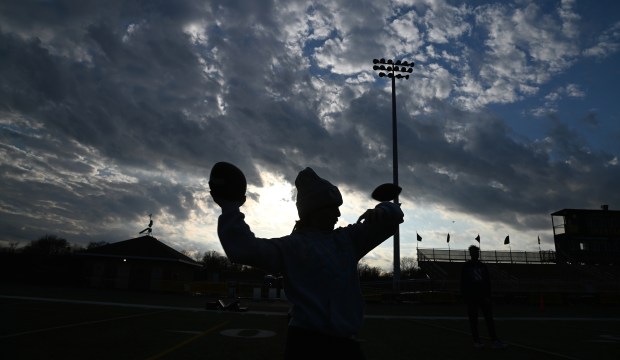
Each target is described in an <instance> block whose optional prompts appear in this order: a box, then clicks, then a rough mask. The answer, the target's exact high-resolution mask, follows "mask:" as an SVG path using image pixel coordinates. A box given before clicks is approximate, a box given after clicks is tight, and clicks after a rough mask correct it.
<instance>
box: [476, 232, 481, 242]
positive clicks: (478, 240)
mask: <svg viewBox="0 0 620 360" xmlns="http://www.w3.org/2000/svg"><path fill="white" fill-rule="evenodd" d="M476 241H477V242H478V244H480V234H478V236H476Z"/></svg>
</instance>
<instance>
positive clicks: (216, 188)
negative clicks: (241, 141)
mask: <svg viewBox="0 0 620 360" xmlns="http://www.w3.org/2000/svg"><path fill="white" fill-rule="evenodd" d="M209 188H210V189H211V194H212V195H214V196H218V197H221V198H223V199H226V200H234V201H245V192H246V190H247V181H246V179H245V175H244V174H243V171H241V170H240V169H239V168H238V167H236V166H235V165H233V164H231V163H228V162H224V161H220V162H218V163H216V164H215V165H213V168H211V174H210V175H209Z"/></svg>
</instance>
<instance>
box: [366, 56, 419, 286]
mask: <svg viewBox="0 0 620 360" xmlns="http://www.w3.org/2000/svg"><path fill="white" fill-rule="evenodd" d="M372 63H373V64H374V65H373V67H372V69H373V70H375V71H378V72H379V77H386V76H387V77H388V78H390V79H392V161H393V165H392V170H393V172H394V175H393V176H394V185H398V133H397V130H396V79H409V74H411V73H412V72H413V66H414V63H413V61H411V62H407V61H401V60H392V59H388V60H386V59H384V58H381V59H373V60H372ZM394 203H396V204H398V203H399V202H398V196H396V198H395V199H394ZM394 290H396V291H398V290H400V231H399V230H398V229H397V230H396V233H395V234H394Z"/></svg>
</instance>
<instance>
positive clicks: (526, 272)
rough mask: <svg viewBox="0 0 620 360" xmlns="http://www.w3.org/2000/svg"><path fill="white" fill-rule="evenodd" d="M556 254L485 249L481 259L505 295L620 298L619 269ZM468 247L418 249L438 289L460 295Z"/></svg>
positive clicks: (496, 291) (499, 292)
mask: <svg viewBox="0 0 620 360" xmlns="http://www.w3.org/2000/svg"><path fill="white" fill-rule="evenodd" d="M554 255H555V254H554V253H553V252H550V251H546V252H525V251H510V252H509V251H481V260H482V261H483V262H484V263H486V264H487V267H488V268H489V272H490V274H491V282H492V286H493V292H494V294H495V295H496V296H504V297H526V298H527V297H532V296H534V297H536V298H537V296H539V295H540V294H561V295H560V297H562V298H566V297H592V296H603V297H607V296H609V294H613V297H615V298H620V297H619V296H618V294H620V274H619V273H618V271H617V268H608V267H601V266H594V265H583V264H569V263H556V262H555V256H554ZM467 260H469V253H468V251H467V250H450V249H418V266H419V267H420V269H422V271H424V272H425V273H426V274H427V275H428V277H429V279H430V281H431V282H432V283H433V288H434V290H435V291H441V292H447V293H453V294H458V293H459V284H460V275H461V269H462V267H463V263H464V262H465V261H467Z"/></svg>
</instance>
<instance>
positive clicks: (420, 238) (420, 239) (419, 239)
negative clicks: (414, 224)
mask: <svg viewBox="0 0 620 360" xmlns="http://www.w3.org/2000/svg"><path fill="white" fill-rule="evenodd" d="M415 235H416V236H417V237H418V241H422V237H421V236H420V234H418V233H415Z"/></svg>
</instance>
